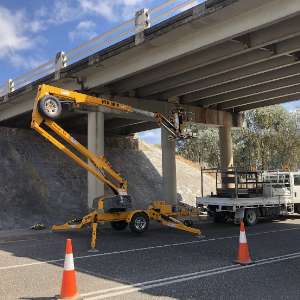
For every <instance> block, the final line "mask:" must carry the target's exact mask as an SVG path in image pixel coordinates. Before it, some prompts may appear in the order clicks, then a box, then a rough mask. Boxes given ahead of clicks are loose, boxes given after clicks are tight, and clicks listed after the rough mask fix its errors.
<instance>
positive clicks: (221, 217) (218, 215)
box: [214, 213, 225, 223]
mask: <svg viewBox="0 0 300 300" xmlns="http://www.w3.org/2000/svg"><path fill="white" fill-rule="evenodd" d="M214 223H225V215H224V214H223V213H215V215H214Z"/></svg>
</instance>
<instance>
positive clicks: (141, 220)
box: [129, 212, 149, 234]
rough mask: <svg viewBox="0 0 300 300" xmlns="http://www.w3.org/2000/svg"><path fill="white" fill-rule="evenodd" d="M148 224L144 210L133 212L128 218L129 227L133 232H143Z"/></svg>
mask: <svg viewBox="0 0 300 300" xmlns="http://www.w3.org/2000/svg"><path fill="white" fill-rule="evenodd" d="M148 226H149V217H148V215H147V214H146V213H144V212H137V213H135V214H134V215H133V216H132V217H131V220H130V223H129V228H130V230H131V232H133V233H138V234H140V233H144V232H145V231H146V230H147V229H148Z"/></svg>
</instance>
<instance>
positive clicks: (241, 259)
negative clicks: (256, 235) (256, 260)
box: [235, 220, 252, 265]
mask: <svg viewBox="0 0 300 300" xmlns="http://www.w3.org/2000/svg"><path fill="white" fill-rule="evenodd" d="M235 262H236V263H238V264H240V265H249V264H252V260H251V257H250V254H249V248H248V243H247V238H246V232H245V226H244V222H243V221H242V220H241V224H240V241H239V250H238V257H237V260H235Z"/></svg>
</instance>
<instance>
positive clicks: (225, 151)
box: [219, 126, 233, 169]
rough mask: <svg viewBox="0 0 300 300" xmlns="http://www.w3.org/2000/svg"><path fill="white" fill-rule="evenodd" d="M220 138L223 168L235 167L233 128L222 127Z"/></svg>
mask: <svg viewBox="0 0 300 300" xmlns="http://www.w3.org/2000/svg"><path fill="white" fill-rule="evenodd" d="M219 138H220V156H221V157H220V159H221V168H222V169H227V168H229V167H232V166H233V152H232V138H231V127H227V126H223V127H220V128H219Z"/></svg>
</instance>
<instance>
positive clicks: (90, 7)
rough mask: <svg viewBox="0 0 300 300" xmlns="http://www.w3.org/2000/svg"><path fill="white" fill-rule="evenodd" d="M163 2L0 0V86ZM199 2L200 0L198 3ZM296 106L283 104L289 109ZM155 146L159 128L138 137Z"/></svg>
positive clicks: (128, 0)
mask: <svg viewBox="0 0 300 300" xmlns="http://www.w3.org/2000/svg"><path fill="white" fill-rule="evenodd" d="M165 1H166V0H1V2H0V85H2V84H3V83H4V82H5V81H7V80H8V78H15V77H17V76H18V75H21V74H23V73H25V72H27V71H29V70H30V69H32V68H34V67H37V66H38V65H40V64H42V63H43V62H46V61H48V60H49V59H50V58H53V57H54V56H55V54H56V53H57V52H59V51H68V50H70V49H72V48H74V47H76V46H78V45H80V44H81V43H84V42H86V41H88V40H89V39H91V38H93V37H95V36H97V35H99V34H101V33H103V32H105V31H108V30H109V29H110V28H112V27H114V26H116V25H118V24H119V23H121V22H123V21H124V20H127V19H129V18H131V17H132V16H133V15H134V12H135V11H137V10H138V9H140V8H143V7H146V8H151V7H155V6H157V5H159V4H161V3H163V2H165ZM199 2H200V1H199ZM298 106H300V104H299V103H297V102H294V103H291V104H287V105H286V107H287V108H288V109H289V110H292V109H294V108H295V107H298ZM140 136H141V137H142V138H143V139H145V140H146V141H147V142H150V143H155V144H157V143H160V130H159V129H158V130H154V131H151V132H145V133H142V134H141V135H140Z"/></svg>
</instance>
